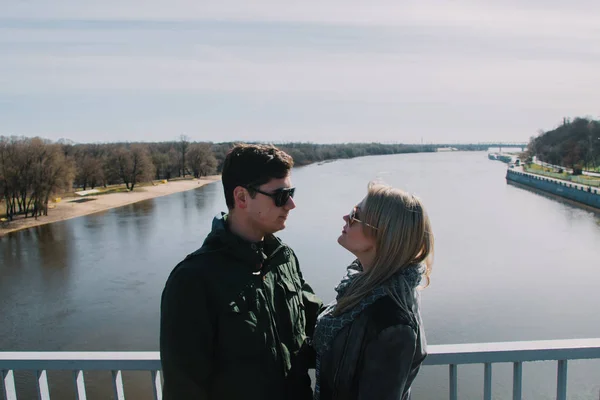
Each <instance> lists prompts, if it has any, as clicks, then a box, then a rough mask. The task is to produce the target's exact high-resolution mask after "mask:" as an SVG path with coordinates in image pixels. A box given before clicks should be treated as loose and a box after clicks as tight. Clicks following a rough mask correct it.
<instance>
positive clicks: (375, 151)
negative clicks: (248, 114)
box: [0, 136, 435, 221]
mask: <svg viewBox="0 0 600 400" xmlns="http://www.w3.org/2000/svg"><path fill="white" fill-rule="evenodd" d="M234 144H235V143H233V142H229V143H207V142H192V141H191V140H190V139H189V138H188V137H186V136H181V137H180V138H179V140H176V141H169V142H157V143H102V144H100V143H95V144H76V143H73V142H70V141H65V140H60V141H58V142H51V141H49V140H44V139H41V138H25V137H4V136H0V199H3V203H4V206H5V210H6V213H5V214H6V218H7V219H8V220H9V221H10V220H12V219H13V218H14V217H15V216H16V215H24V216H25V217H37V216H41V215H47V214H48V202H49V200H50V199H51V198H52V196H53V195H55V194H58V193H65V192H69V191H71V190H73V189H76V190H87V189H94V188H98V187H107V186H109V185H116V184H123V185H125V187H126V188H127V189H128V190H133V189H134V188H135V187H136V185H138V184H140V183H142V182H149V181H152V180H162V179H166V180H169V179H175V178H185V177H188V176H193V177H195V178H200V177H202V176H207V175H212V174H215V173H219V172H220V171H221V168H222V165H223V161H224V159H225V156H226V154H227V152H228V151H229V149H230V148H231V147H232V146H233V145H234ZM276 145H277V146H278V147H279V148H281V149H282V150H284V151H286V152H287V153H288V154H290V155H291V156H292V157H293V158H294V162H295V164H296V165H297V166H302V165H307V164H311V163H314V162H321V161H326V160H333V159H339V158H353V157H361V156H368V155H382V154H397V153H413V152H422V151H435V147H433V146H418V145H403V144H381V143H346V144H314V143H279V144H276Z"/></svg>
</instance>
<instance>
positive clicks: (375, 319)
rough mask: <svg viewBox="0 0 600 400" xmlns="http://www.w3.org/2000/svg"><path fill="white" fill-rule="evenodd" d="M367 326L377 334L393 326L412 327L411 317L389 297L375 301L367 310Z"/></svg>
mask: <svg viewBox="0 0 600 400" xmlns="http://www.w3.org/2000/svg"><path fill="white" fill-rule="evenodd" d="M367 314H368V318H369V324H370V325H371V328H372V329H374V330H375V331H377V332H381V331H383V330H385V329H387V328H390V327H393V326H399V327H401V326H407V327H411V328H413V329H414V328H415V327H413V323H411V319H412V318H411V317H410V316H409V315H408V314H407V312H406V311H405V310H403V309H402V307H400V305H399V304H398V303H397V302H396V301H395V300H394V299H392V298H391V297H389V296H384V297H381V298H380V299H378V300H376V301H375V302H374V303H373V304H371V305H370V306H369V307H368V308H367Z"/></svg>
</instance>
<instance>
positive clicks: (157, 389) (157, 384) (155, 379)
mask: <svg viewBox="0 0 600 400" xmlns="http://www.w3.org/2000/svg"><path fill="white" fill-rule="evenodd" d="M151 373H152V394H154V400H162V381H161V373H160V371H152V372H151Z"/></svg>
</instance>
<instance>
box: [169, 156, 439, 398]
mask: <svg viewBox="0 0 600 400" xmlns="http://www.w3.org/2000/svg"><path fill="white" fill-rule="evenodd" d="M292 166H293V160H292V158H291V157H290V156H289V155H288V154H286V153H285V152H283V151H281V150H279V149H277V148H275V147H273V146H263V145H237V146H235V147H234V148H233V149H232V150H231V151H230V152H229V153H228V154H227V157H226V159H225V162H224V165H223V172H222V181H223V187H224V191H225V200H226V202H227V207H228V209H229V213H228V214H223V215H222V216H220V217H217V218H215V219H214V221H213V223H212V231H211V233H210V234H209V235H208V236H207V238H206V239H205V241H204V244H203V245H202V247H201V248H200V249H199V250H197V251H196V252H194V253H192V254H190V255H188V256H187V257H186V258H185V260H183V261H182V262H181V263H180V264H179V265H178V266H177V267H175V269H174V270H173V272H172V273H171V275H170V276H169V279H168V280H167V283H166V286H165V289H164V291H163V295H162V302H161V322H160V324H161V325H160V331H161V332H160V354H161V362H162V370H163V377H164V391H163V396H164V397H163V398H164V399H165V400H172V399H176V400H187V399H190V400H191V399H211V400H213V399H214V400H229V399H257V400H258V399H264V400H271V399H273V400H280V399H282V400H283V399H291V400H296V399H297V400H308V399H312V398H313V396H314V398H315V399H320V400H329V399H339V400H342V399H343V400H346V399H408V398H410V386H411V383H412V382H413V380H414V378H415V376H416V375H417V372H418V370H419V367H420V365H421V363H422V362H423V359H424V358H425V355H426V349H425V347H426V344H425V334H424V332H423V328H422V325H421V318H420V312H419V302H418V293H417V286H418V285H419V284H420V283H421V280H422V278H425V279H424V281H426V282H427V283H428V281H429V273H430V259H431V255H432V253H433V236H432V233H431V228H430V223H429V219H428V217H427V214H426V212H425V210H424V209H423V206H422V204H421V202H420V200H418V199H417V198H415V197H414V196H412V195H410V194H407V193H405V192H403V191H401V190H399V189H394V188H391V187H388V186H383V185H373V184H372V185H370V186H369V189H368V193H367V196H366V197H365V198H364V199H363V200H362V201H360V203H358V204H357V205H356V206H355V207H354V208H353V209H352V210H351V211H350V213H349V214H348V215H345V216H344V217H343V219H344V221H345V225H344V228H343V232H342V234H341V236H340V237H339V238H338V242H339V244H340V245H342V246H343V247H344V248H345V249H347V250H348V251H350V252H351V253H353V254H354V255H355V256H356V258H357V259H356V260H355V261H354V262H353V263H352V264H351V265H350V266H349V267H348V273H347V275H346V277H345V278H344V279H342V281H341V283H340V284H339V285H338V287H337V288H336V291H337V301H335V302H333V303H332V304H330V305H328V306H323V305H322V303H321V301H320V300H319V299H318V298H317V297H316V296H315V294H314V293H313V290H312V289H311V287H310V286H309V285H308V284H307V283H306V282H305V281H304V278H303V276H302V273H301V272H300V267H299V263H298V259H297V258H296V255H295V254H294V252H293V251H292V249H290V248H289V247H288V246H286V245H285V244H284V243H282V242H281V241H280V240H279V239H278V238H277V237H276V236H274V235H273V234H274V233H275V232H277V231H280V230H282V229H284V228H285V222H286V218H287V215H288V213H289V212H290V211H291V210H293V209H294V208H295V207H296V204H295V203H294V199H293V196H294V190H295V189H294V187H292V183H291V177H290V173H291V168H292ZM322 267H323V268H338V267H339V266H322ZM309 368H316V383H315V390H314V394H313V390H312V388H311V380H310V377H309V375H308V370H309Z"/></svg>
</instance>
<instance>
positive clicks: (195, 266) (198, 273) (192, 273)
mask: <svg viewBox="0 0 600 400" xmlns="http://www.w3.org/2000/svg"><path fill="white" fill-rule="evenodd" d="M223 262H224V260H223V257H222V252H221V251H220V249H218V248H214V247H208V246H202V247H200V248H199V249H198V250H196V251H194V252H193V253H190V254H188V255H187V256H186V257H185V258H184V259H183V260H181V261H180V262H179V263H178V264H177V265H176V266H175V268H173V271H171V275H170V276H169V280H173V279H185V278H188V277H190V278H191V277H206V276H207V275H208V274H210V272H211V270H214V267H216V266H219V264H221V263H223Z"/></svg>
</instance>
